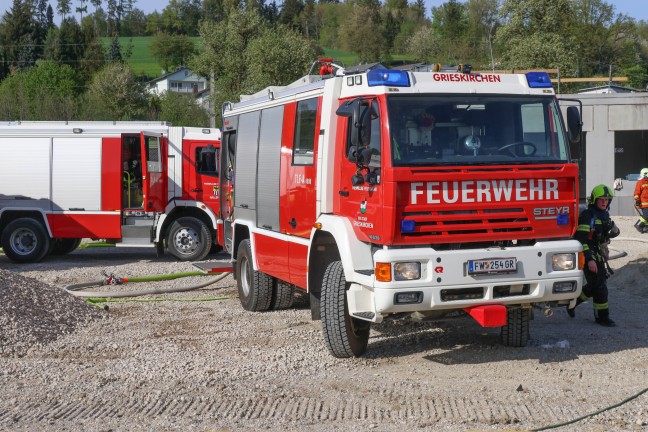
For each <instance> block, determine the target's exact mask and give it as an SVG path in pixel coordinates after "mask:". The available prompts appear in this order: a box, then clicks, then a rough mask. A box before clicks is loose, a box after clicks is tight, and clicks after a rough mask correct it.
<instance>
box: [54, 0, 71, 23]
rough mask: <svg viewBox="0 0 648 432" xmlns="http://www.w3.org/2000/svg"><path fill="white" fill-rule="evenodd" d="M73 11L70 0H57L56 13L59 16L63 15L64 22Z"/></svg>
mask: <svg viewBox="0 0 648 432" xmlns="http://www.w3.org/2000/svg"><path fill="white" fill-rule="evenodd" d="M71 10H72V6H71V4H70V0H57V6H56V11H57V12H58V14H59V15H61V18H62V19H63V20H65V18H66V17H67V15H68V14H69V13H70V11H71Z"/></svg>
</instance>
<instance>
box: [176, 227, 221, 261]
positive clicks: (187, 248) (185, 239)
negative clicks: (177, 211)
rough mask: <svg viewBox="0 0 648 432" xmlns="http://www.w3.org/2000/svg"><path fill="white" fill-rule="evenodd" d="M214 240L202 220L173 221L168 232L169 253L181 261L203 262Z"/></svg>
mask: <svg viewBox="0 0 648 432" xmlns="http://www.w3.org/2000/svg"><path fill="white" fill-rule="evenodd" d="M211 246H212V238H211V235H210V234H209V230H208V229H207V225H205V223H204V222H203V221H201V220H200V219H196V218H193V217H181V218H178V219H177V220H175V221H173V223H172V224H171V226H170V227H169V231H168V232H167V248H168V249H169V253H171V255H173V256H174V257H176V258H178V259H179V260H180V261H195V260H201V259H203V258H205V257H206V256H207V254H208V253H209V249H211Z"/></svg>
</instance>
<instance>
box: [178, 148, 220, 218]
mask: <svg viewBox="0 0 648 432" xmlns="http://www.w3.org/2000/svg"><path fill="white" fill-rule="evenodd" d="M184 146H186V147H185V151H186V152H187V153H186V154H185V155H184V157H183V169H182V172H183V176H184V178H183V179H182V184H183V188H184V189H185V190H184V193H183V195H186V196H188V197H189V199H191V200H195V201H202V202H204V203H205V204H207V206H209V207H210V208H211V209H212V210H214V212H218V203H219V201H218V199H219V195H220V194H219V190H218V168H219V162H218V147H217V146H215V145H214V143H213V142H204V141H195V142H194V141H189V142H187V143H186V144H184Z"/></svg>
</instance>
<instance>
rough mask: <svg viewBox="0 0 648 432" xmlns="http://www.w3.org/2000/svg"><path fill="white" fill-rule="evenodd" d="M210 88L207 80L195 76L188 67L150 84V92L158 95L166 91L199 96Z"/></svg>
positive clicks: (163, 76) (156, 79)
mask: <svg viewBox="0 0 648 432" xmlns="http://www.w3.org/2000/svg"><path fill="white" fill-rule="evenodd" d="M208 87H209V84H208V82H207V79H206V78H203V77H200V76H198V75H196V74H194V73H193V72H191V71H190V70H189V69H188V68H186V67H180V68H177V69H176V70H175V71H173V72H170V73H168V74H166V75H162V76H161V77H158V78H155V79H154V80H151V81H149V82H148V90H149V91H150V92H152V93H157V94H158V95H159V94H162V93H163V92H165V91H172V92H177V93H194V94H197V93H199V92H202V91H203V90H205V89H206V88H208Z"/></svg>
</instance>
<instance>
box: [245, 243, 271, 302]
mask: <svg viewBox="0 0 648 432" xmlns="http://www.w3.org/2000/svg"><path fill="white" fill-rule="evenodd" d="M273 282H274V280H273V278H272V277H271V276H269V275H267V274H265V273H262V272H260V271H257V270H254V266H253V265H252V248H251V246H250V240H247V239H245V240H243V241H242V242H241V244H240V245H239V247H238V254H237V256H236V284H237V286H238V295H239V300H240V301H241V306H243V309H245V310H248V311H252V312H260V311H266V310H268V309H269V308H270V305H271V304H272V291H273Z"/></svg>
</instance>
